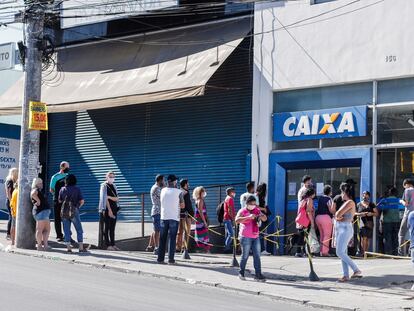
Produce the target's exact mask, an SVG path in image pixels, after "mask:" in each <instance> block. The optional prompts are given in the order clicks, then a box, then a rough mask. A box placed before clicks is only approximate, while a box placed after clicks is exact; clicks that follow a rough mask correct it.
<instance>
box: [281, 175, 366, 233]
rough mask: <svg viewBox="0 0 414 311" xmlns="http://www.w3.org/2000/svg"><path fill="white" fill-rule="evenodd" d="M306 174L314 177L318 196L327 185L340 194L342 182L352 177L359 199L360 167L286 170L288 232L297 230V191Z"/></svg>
mask: <svg viewBox="0 0 414 311" xmlns="http://www.w3.org/2000/svg"><path fill="white" fill-rule="evenodd" d="M304 175H310V176H311V177H312V182H313V185H314V187H315V191H316V196H317V197H319V196H321V195H323V188H324V186H326V185H330V186H331V187H332V191H333V195H337V194H339V193H340V191H339V186H340V184H341V183H342V182H344V181H345V180H347V179H351V178H352V179H353V180H354V181H355V182H356V183H357V186H356V187H355V196H356V198H357V200H358V198H359V196H360V188H359V187H358V186H359V185H360V183H361V180H360V179H361V168H360V167H329V168H311V169H309V168H305V169H288V170H286V178H287V183H286V186H287V187H286V209H285V217H286V222H285V230H286V233H293V232H296V225H295V218H296V214H297V208H298V201H297V193H298V191H299V189H300V187H302V183H301V181H302V177H303V176H304ZM315 207H316V208H317V199H316V200H315Z"/></svg>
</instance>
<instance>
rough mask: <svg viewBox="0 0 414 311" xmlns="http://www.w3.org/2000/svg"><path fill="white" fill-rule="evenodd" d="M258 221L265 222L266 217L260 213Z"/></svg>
mask: <svg viewBox="0 0 414 311" xmlns="http://www.w3.org/2000/svg"><path fill="white" fill-rule="evenodd" d="M259 219H260V220H261V221H263V222H265V221H267V216H266V214H263V213H261V214H260V215H259Z"/></svg>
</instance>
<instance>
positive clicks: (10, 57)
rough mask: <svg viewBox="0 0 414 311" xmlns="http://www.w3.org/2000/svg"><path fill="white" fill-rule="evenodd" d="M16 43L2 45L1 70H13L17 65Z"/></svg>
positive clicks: (0, 46)
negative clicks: (15, 55)
mask: <svg viewBox="0 0 414 311" xmlns="http://www.w3.org/2000/svg"><path fill="white" fill-rule="evenodd" d="M14 50H15V47H14V43H13V42H11V43H5V44H0V70H7V69H13V68H14V63H15V59H14V58H15V57H14Z"/></svg>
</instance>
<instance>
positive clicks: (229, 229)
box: [224, 220, 234, 251]
mask: <svg viewBox="0 0 414 311" xmlns="http://www.w3.org/2000/svg"><path fill="white" fill-rule="evenodd" d="M224 229H225V231H226V235H225V236H226V237H225V241H224V245H225V247H224V250H225V251H229V250H230V249H231V241H232V240H233V238H234V232H233V222H232V221H231V220H225V221H224Z"/></svg>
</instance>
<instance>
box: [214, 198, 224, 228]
mask: <svg viewBox="0 0 414 311" xmlns="http://www.w3.org/2000/svg"><path fill="white" fill-rule="evenodd" d="M216 213H217V221H218V223H219V224H222V223H223V220H224V201H223V202H221V203H220V204H219V205H218V206H217V209H216Z"/></svg>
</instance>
